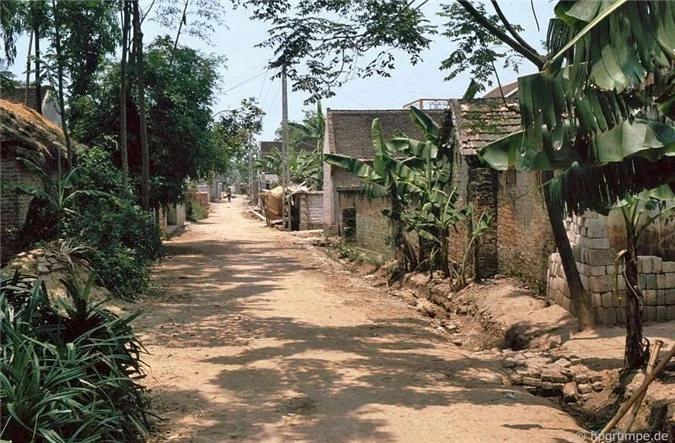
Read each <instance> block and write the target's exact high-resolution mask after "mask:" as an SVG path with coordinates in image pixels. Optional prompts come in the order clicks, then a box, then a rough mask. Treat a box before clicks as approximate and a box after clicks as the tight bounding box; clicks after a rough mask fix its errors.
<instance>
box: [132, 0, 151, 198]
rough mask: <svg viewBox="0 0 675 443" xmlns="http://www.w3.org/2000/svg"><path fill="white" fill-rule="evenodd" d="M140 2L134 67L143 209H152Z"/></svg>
mask: <svg viewBox="0 0 675 443" xmlns="http://www.w3.org/2000/svg"><path fill="white" fill-rule="evenodd" d="M138 2H139V0H135V1H134V2H133V22H134V67H135V68H136V86H137V88H138V114H139V119H140V139H141V164H142V169H141V171H142V172H141V207H142V208H143V209H145V210H147V209H149V208H150V150H149V147H148V124H147V120H146V110H145V78H144V74H143V68H144V66H143V32H142V30H141V13H140V8H139V6H138Z"/></svg>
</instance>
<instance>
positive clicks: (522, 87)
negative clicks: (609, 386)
mask: <svg viewBox="0 0 675 443" xmlns="http://www.w3.org/2000/svg"><path fill="white" fill-rule="evenodd" d="M555 14H556V18H555V19H553V20H552V21H551V24H550V26H549V32H548V36H547V48H549V50H550V51H551V54H550V55H549V56H547V57H545V58H544V59H543V63H542V64H541V65H540V66H539V67H540V70H539V72H537V73H536V74H532V75H527V76H523V77H520V78H519V79H518V95H519V108H520V112H521V115H522V125H523V129H522V130H521V131H519V132H517V133H514V134H512V135H510V136H508V137H505V138H504V139H502V140H499V141H497V142H495V143H492V144H491V145H489V146H488V147H486V148H485V150H484V151H483V159H484V160H485V161H487V162H488V163H489V164H490V165H492V166H493V167H496V168H497V169H505V168H507V167H509V166H513V167H516V168H517V169H526V170H543V171H549V172H548V174H549V176H550V177H552V175H553V173H552V171H559V174H558V175H557V177H555V179H552V180H551V181H550V184H549V185H548V186H547V187H546V189H545V191H546V192H548V193H550V201H552V202H554V203H555V207H554V208H553V210H554V211H557V212H558V213H560V214H561V216H562V213H563V212H564V211H566V212H568V213H572V212H575V213H580V212H582V211H583V210H585V209H595V210H597V209H601V208H603V207H606V206H607V205H610V204H612V203H614V202H615V201H617V199H621V198H624V197H627V196H629V195H631V194H635V193H637V192H640V191H641V190H643V189H649V188H654V187H656V186H658V185H659V184H670V185H671V187H672V186H673V184H674V183H675V129H674V128H673V125H672V121H669V120H667V118H670V119H672V118H674V117H675V106H674V103H675V76H674V75H673V74H672V66H673V63H675V5H674V4H673V3H672V2H662V1H647V0H645V1H640V2H634V1H629V0H614V1H605V2H586V1H561V2H559V3H558V4H557V5H556V7H555ZM626 23H630V26H626ZM666 117H667V118H666ZM566 274H567V272H566ZM638 302H639V300H637V299H630V298H629V299H628V300H627V304H630V305H631V306H627V310H626V312H627V315H628V318H627V321H626V324H627V342H626V348H627V352H626V357H627V358H626V366H627V367H629V368H636V367H640V366H642V365H644V363H645V360H644V355H645V354H644V352H639V351H638V350H637V348H638V347H642V336H641V331H638V330H637V328H638V325H640V324H641V319H640V318H639V317H638V316H637V314H636V313H638V312H639V306H637V305H636V304H637V303H638Z"/></svg>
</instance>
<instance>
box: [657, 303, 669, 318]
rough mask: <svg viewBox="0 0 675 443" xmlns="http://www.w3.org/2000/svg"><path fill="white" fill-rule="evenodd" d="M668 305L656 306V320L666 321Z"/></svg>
mask: <svg viewBox="0 0 675 443" xmlns="http://www.w3.org/2000/svg"><path fill="white" fill-rule="evenodd" d="M666 309H667V308H666V306H657V307H656V321H666Z"/></svg>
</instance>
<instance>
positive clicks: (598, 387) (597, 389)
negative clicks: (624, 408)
mask: <svg viewBox="0 0 675 443" xmlns="http://www.w3.org/2000/svg"><path fill="white" fill-rule="evenodd" d="M591 387H592V388H593V390H594V391H595V392H600V391H602V390H603V389H605V385H604V384H603V383H602V382H601V381H596V382H595V383H593V384H592V385H591Z"/></svg>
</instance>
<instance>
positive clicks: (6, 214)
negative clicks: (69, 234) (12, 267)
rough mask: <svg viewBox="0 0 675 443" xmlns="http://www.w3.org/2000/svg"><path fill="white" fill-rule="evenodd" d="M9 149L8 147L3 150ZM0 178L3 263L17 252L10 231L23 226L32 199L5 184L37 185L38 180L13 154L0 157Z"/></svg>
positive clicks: (0, 230)
mask: <svg viewBox="0 0 675 443" xmlns="http://www.w3.org/2000/svg"><path fill="white" fill-rule="evenodd" d="M9 151H10V150H9V149H8V150H7V151H3V152H9ZM0 180H2V186H3V189H2V192H1V193H0V246H1V248H0V250H1V254H2V255H1V260H2V263H5V261H6V260H7V259H8V258H10V257H11V256H12V255H13V254H14V253H15V252H18V251H13V250H12V244H11V240H12V235H11V233H12V231H14V230H16V229H19V228H21V227H22V226H23V223H24V222H25V220H26V213H27V212H28V206H29V204H30V201H31V200H32V197H30V196H28V195H25V194H21V193H18V192H16V191H12V190H10V189H7V188H6V186H13V185H18V184H24V185H36V186H37V185H39V183H40V182H39V180H38V179H37V178H36V177H35V176H34V175H33V174H31V173H30V172H29V171H28V170H27V169H26V167H25V166H24V165H23V163H21V162H20V161H19V160H17V159H16V157H14V156H7V157H4V156H3V158H2V159H1V161H0Z"/></svg>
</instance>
